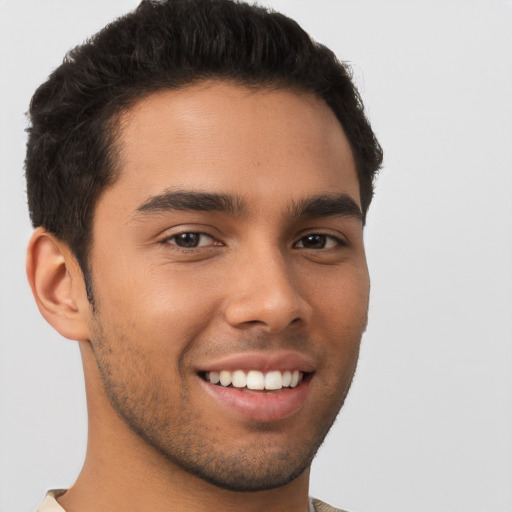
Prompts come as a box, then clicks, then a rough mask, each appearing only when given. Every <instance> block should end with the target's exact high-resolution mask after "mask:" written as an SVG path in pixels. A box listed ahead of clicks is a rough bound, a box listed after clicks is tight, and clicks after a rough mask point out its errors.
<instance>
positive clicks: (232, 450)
mask: <svg viewBox="0 0 512 512" xmlns="http://www.w3.org/2000/svg"><path fill="white" fill-rule="evenodd" d="M96 331H97V332H96V336H95V339H96V341H95V342H91V345H92V348H93V353H94V356H95V358H96V362H97V365H98V368H99V371H100V375H101V379H102V383H103V387H104V390H105V393H106V395H107V397H108V399H109V401H110V404H111V406H112V408H113V409H114V410H115V412H116V413H117V415H118V416H119V417H120V418H121V419H122V420H123V422H124V423H125V424H126V425H127V426H128V427H129V428H130V429H131V430H132V431H133V432H134V433H135V434H136V435H137V436H139V437H140V438H141V439H142V440H143V441H144V442H145V443H146V444H147V445H149V446H151V447H152V448H153V449H154V450H156V452H157V453H158V454H159V455H160V456H161V457H163V458H164V459H165V460H166V461H168V462H170V463H171V464H172V465H173V466H174V467H177V468H180V469H182V470H184V471H186V472H187V473H189V474H191V475H194V476H195V477H198V478H200V479H201V480H204V481H206V482H209V483H211V484H213V485H215V486H217V487H220V488H222V489H226V490H230V491H236V492H255V491H263V490H269V489H274V488H277V487H281V486H284V485H286V484H288V483H289V482H291V481H292V480H294V479H295V478H297V477H298V476H299V475H300V474H302V473H303V472H304V471H305V470H306V469H307V468H308V467H309V466H310V465H311V462H312V460H313V458H314V457H315V455H316V453H317V451H318V449H319V448H320V446H321V444H322V443H323V441H324V439H325V437H326V436H327V433H328V432H329V430H330V428H331V427H332V425H333V423H334V421H335V419H336V417H337V415H338V413H339V411H340V409H341V407H342V405H343V402H344V400H345V397H346V394H347V392H348V389H349V387H350V384H349V385H345V386H344V388H346V389H342V391H341V392H340V388H342V386H341V385H340V386H338V387H336V386H332V383H331V387H330V392H328V393H325V394H324V396H323V398H322V404H324V405H323V406H322V407H320V408H319V409H320V411H321V414H318V415H316V416H315V417H311V418H308V427H307V428H304V430H307V432H306V431H304V433H303V436H302V439H299V440H292V442H288V440H287V438H286V437H284V438H282V437H281V438H280V439H285V440H286V444H284V443H283V442H280V443H276V442H275V441H274V435H273V434H275V432H274V428H273V426H272V425H262V424H258V425H255V426H254V428H253V430H252V432H251V434H252V435H250V436H247V437H249V439H246V438H245V436H244V438H242V439H235V438H232V439H230V444H229V446H227V444H226V443H225V442H224V441H223V440H222V439H220V438H218V437H216V435H215V434H216V428H215V425H206V424H205V422H204V420H203V419H202V418H201V414H200V412H199V411H197V410H194V408H193V407H192V406H191V404H190V401H189V399H188V397H187V389H186V388H184V387H183V388H182V390H181V397H180V407H179V410H176V407H175V406H174V407H173V405H172V404H171V403H170V401H169V397H168V395H167V394H166V392H165V390H163V389H162V388H161V386H160V385H159V382H158V381H157V379H156V378H155V375H156V373H155V372H154V371H152V365H151V363H150V361H149V360H148V358H147V355H146V354H144V353H143V352H141V351H140V350H139V349H136V348H134V347H129V342H128V340H127V339H125V338H124V337H123V336H116V337H115V339H112V337H111V339H107V338H106V337H105V335H104V333H103V331H102V329H101V327H100V328H98V329H97V330H96ZM114 347H116V348H115V349H114ZM353 371H355V364H354V368H353ZM353 371H352V375H351V376H350V381H349V382H351V380H352V376H353ZM182 382H183V380H182Z"/></svg>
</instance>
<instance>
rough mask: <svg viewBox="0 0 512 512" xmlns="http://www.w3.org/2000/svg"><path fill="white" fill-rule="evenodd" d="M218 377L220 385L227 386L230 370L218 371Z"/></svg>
mask: <svg viewBox="0 0 512 512" xmlns="http://www.w3.org/2000/svg"><path fill="white" fill-rule="evenodd" d="M219 377H220V383H221V385H222V386H229V385H230V384H231V372H227V371H222V372H220V374H219Z"/></svg>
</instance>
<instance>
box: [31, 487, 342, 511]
mask: <svg viewBox="0 0 512 512" xmlns="http://www.w3.org/2000/svg"><path fill="white" fill-rule="evenodd" d="M66 490H67V489H52V490H51V491H48V492H47V493H46V497H45V498H44V501H43V503H42V504H41V506H40V507H39V508H38V509H37V512H66V511H65V510H64V509H63V508H62V507H61V506H60V505H59V503H58V502H57V498H58V497H59V496H61V495H62V494H64V493H65V492H66ZM315 501H317V503H318V500H315ZM315 510H316V509H315V505H314V504H313V500H312V499H310V500H309V512H315ZM332 510H335V509H332Z"/></svg>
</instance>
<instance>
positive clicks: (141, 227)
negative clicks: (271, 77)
mask: <svg viewBox="0 0 512 512" xmlns="http://www.w3.org/2000/svg"><path fill="white" fill-rule="evenodd" d="M119 144H120V147H121V155H120V162H119V166H120V168H121V170H122V172H121V173H120V177H119V179H118V180H117V181H116V182H115V183H114V184H113V185H112V186H111V187H109V188H108V189H107V190H105V191H104V193H103V194H102V196H101V197H100V199H99V202H98V204H97V207H96V210H95V216H94V225H93V245H92V250H91V254H90V261H89V264H90V268H91V274H92V282H93V291H94V298H95V310H93V308H91V306H90V304H89V303H88V302H87V297H86V293H85V288H84V285H83V277H82V275H81V272H80V269H79V267H78V265H77V264H76V261H75V260H74V257H73V255H72V254H71V253H70V251H69V249H68V248H67V247H66V246H65V244H63V243H62V242H60V241H59V240H56V239H55V238H54V237H52V235H50V234H48V233H47V232H45V231H44V230H42V229H38V230H36V232H35V234H34V236H33V238H32V241H31V244H30V246H29V258H28V266H27V268H28V275H29V281H30V283H31V286H32V289H33V291H34V294H35V296H36V299H37V302H38V305H39V308H40V310H41V312H42V313H43V315H44V316H45V317H46V318H47V320H48V321H49V322H50V323H52V325H54V326H55V327H56V328H57V330H59V331H60V332H61V333H62V334H63V335H65V336H67V337H69V338H72V339H77V340H79V341H80V345H81V352H82V359H83V364H84V371H85V380H86V388H87V401H88V410H89V441H88V449H87V457H86V461H85V464H84V468H83V470H82V472H81V474H80V476H79V477H78V480H77V482H76V483H75V485H74V486H73V487H72V488H71V489H70V490H69V491H68V492H67V493H66V494H64V495H63V496H62V497H61V498H59V501H60V503H61V505H62V506H63V507H64V508H65V509H66V510H68V511H69V512H74V511H80V512H86V511H89V510H91V511H92V510H98V509H99V508H102V509H104V510H105V505H106V504H108V507H109V508H108V510H112V511H118V510H119V511H121V510H132V511H134V510H135V511H136V510H141V511H142V510H148V509H151V510H155V511H160V510H161V511H163V510H176V511H179V510H195V511H202V510H205V511H206V510H212V509H215V508H218V509H222V510H247V511H252V510H255V511H256V510H263V508H265V510H269V511H284V510H303V511H304V512H305V511H307V510H308V504H307V503H308V501H307V496H308V481H309V467H310V464H311V460H312V458H313V457H314V454H315V453H316V450H317V449H318V446H319V445H320V443H321V442H322V440H323V439H324V437H325V435H326V434H327V432H328V430H329V428H330V426H331V425H332V423H333V421H334V419H335V418H336V415H337V413H338V411H339V409H340V407H341V406H342V404H343V401H344V398H345V396H346V393H347V392H348V389H349V387H350V383H351V381H352V377H353V373H354V371H355V367H356V362H357V357H358V351H359V344H360V339H361V336H362V333H363V331H364V329H365V326H366V318H367V307H368V293H369V278H368V271H367V266H366V259H365V252H364V245H363V237H362V223H361V219H360V217H359V216H358V215H357V213H355V212H354V209H352V210H351V209H350V208H348V209H347V207H346V205H345V206H343V205H342V207H336V208H337V210H336V208H335V210H336V211H331V210H332V208H331V210H329V212H326V211H325V208H324V210H323V211H322V212H321V213H320V214H318V212H316V213H315V212H312V211H309V213H308V212H306V214H305V212H302V213H301V212H300V208H299V207H298V205H301V204H304V203H305V202H307V201H308V200H309V201H311V199H312V198H318V197H322V198H326V197H327V198H333V197H338V196H341V197H342V198H348V199H349V200H351V201H352V202H353V204H354V205H355V206H356V207H357V206H360V201H359V185H358V180H357V174H356V171H355V165H354V161H353V157H352V153H351V151H350V147H349V144H348V142H347V139H346V137H345V135H344V133H343V130H342V128H341V126H340V124H339V122H338V121H337V119H336V118H335V116H334V114H333V112H332V111H331V110H330V109H329V108H328V106H327V105H326V104H325V103H324V102H322V101H321V100H319V99H317V98H315V97H314V96H312V95H309V94H305V93H300V92H294V91H289V90H270V89H264V90H257V91H251V90H248V89H247V88H244V87H241V86H237V85H233V84H229V83H223V82H209V83H202V84H199V85H195V86H190V87H187V88H185V89H182V90H179V91H160V92H157V93H154V94H151V95H150V96H148V97H146V98H144V99H142V100H140V101H139V102H138V103H137V104H136V105H135V106H134V107H133V108H132V109H131V110H130V111H129V112H127V113H125V115H124V117H123V119H122V121H121V135H120V140H119ZM176 192H180V193H183V192H186V193H208V194H222V195H223V196H229V197H230V198H232V199H233V200H232V203H233V205H234V207H235V208H234V210H235V211H230V210H226V211H198V210H189V209H178V210H177V209H174V208H171V207H170V204H171V203H172V201H169V200H167V199H166V198H167V197H169V193H171V194H173V193H174V194H175V193H176ZM165 194H167V196H166V195H165ZM162 196H163V198H164V199H163V200H162ZM172 197H173V198H174V199H173V201H174V200H175V197H176V196H172ZM152 198H153V199H152ZM155 198H160V199H158V200H155ZM338 203H339V201H338ZM338 203H337V204H338ZM173 204H174V205H175V203H173ZM343 204H345V203H343ZM233 205H232V206H233ZM338 206H339V205H338ZM310 210H311V209H310ZM338 210H339V211H338ZM183 233H199V234H201V235H194V236H195V237H196V238H194V236H192V238H193V239H194V240H196V241H198V246H197V247H179V245H178V244H179V243H181V242H180V239H179V238H177V235H179V234H183ZM187 236H188V240H189V241H190V238H191V235H187ZM308 236H309V237H310V238H308ZM280 351H286V353H287V354H288V353H293V354H298V356H299V357H301V358H304V359H306V360H307V361H308V362H309V363H310V364H311V365H312V369H313V371H312V372H311V377H309V379H310V380H309V383H308V389H307V393H306V394H305V399H304V401H303V403H301V405H300V407H299V408H298V409H297V410H294V411H293V412H292V413H291V414H289V415H286V417H283V418H279V419H277V420H264V421H259V420H253V419H249V418H247V417H244V416H243V415H241V414H239V413H238V412H237V411H236V410H232V409H230V408H229V407H225V406H224V404H222V403H220V402H219V401H217V400H216V399H214V398H212V395H211V394H209V393H207V392H205V388H204V382H203V381H202V379H201V377H200V376H199V375H198V370H199V369H201V368H204V367H205V366H206V365H208V364H209V362H211V361H215V360H218V359H219V358H226V357H231V356H232V355H233V354H234V355H240V354H242V355H245V354H257V355H262V354H263V356H264V357H266V356H268V355H272V354H276V353H280ZM242 491H245V492H242ZM248 492H249V493H250V494H248Z"/></svg>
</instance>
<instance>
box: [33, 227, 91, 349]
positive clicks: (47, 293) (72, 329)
mask: <svg viewBox="0 0 512 512" xmlns="http://www.w3.org/2000/svg"><path fill="white" fill-rule="evenodd" d="M27 277H28V281H29V284H30V288H31V289H32V293H33V294H34V298H35V299H36V303H37V307H38V308H39V311H40V312H41V314H42V315H43V317H44V318H45V320H46V321H47V322H48V323H49V324H50V325H51V326H53V327H54V328H55V329H56V330H57V331H58V332H59V333H60V334H62V336H64V337H65V338H69V339H72V340H78V341H85V340H88V339H89V338H90V336H89V318H90V304H89V301H88V300H87V294H86V291H85V283H84V278H83V274H82V271H81V269H80V266H79V265H78V262H77V261H76V258H75V257H74V256H73V254H72V253H71V251H70V249H69V247H68V246H67V245H66V244H65V243H63V242H61V241H60V240H59V239H57V238H56V237H55V236H53V235H52V234H51V233H48V232H47V231H46V230H45V229H43V228H37V229H36V230H35V231H34V233H33V234H32V237H31V238H30V242H29V245H28V249H27Z"/></svg>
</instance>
